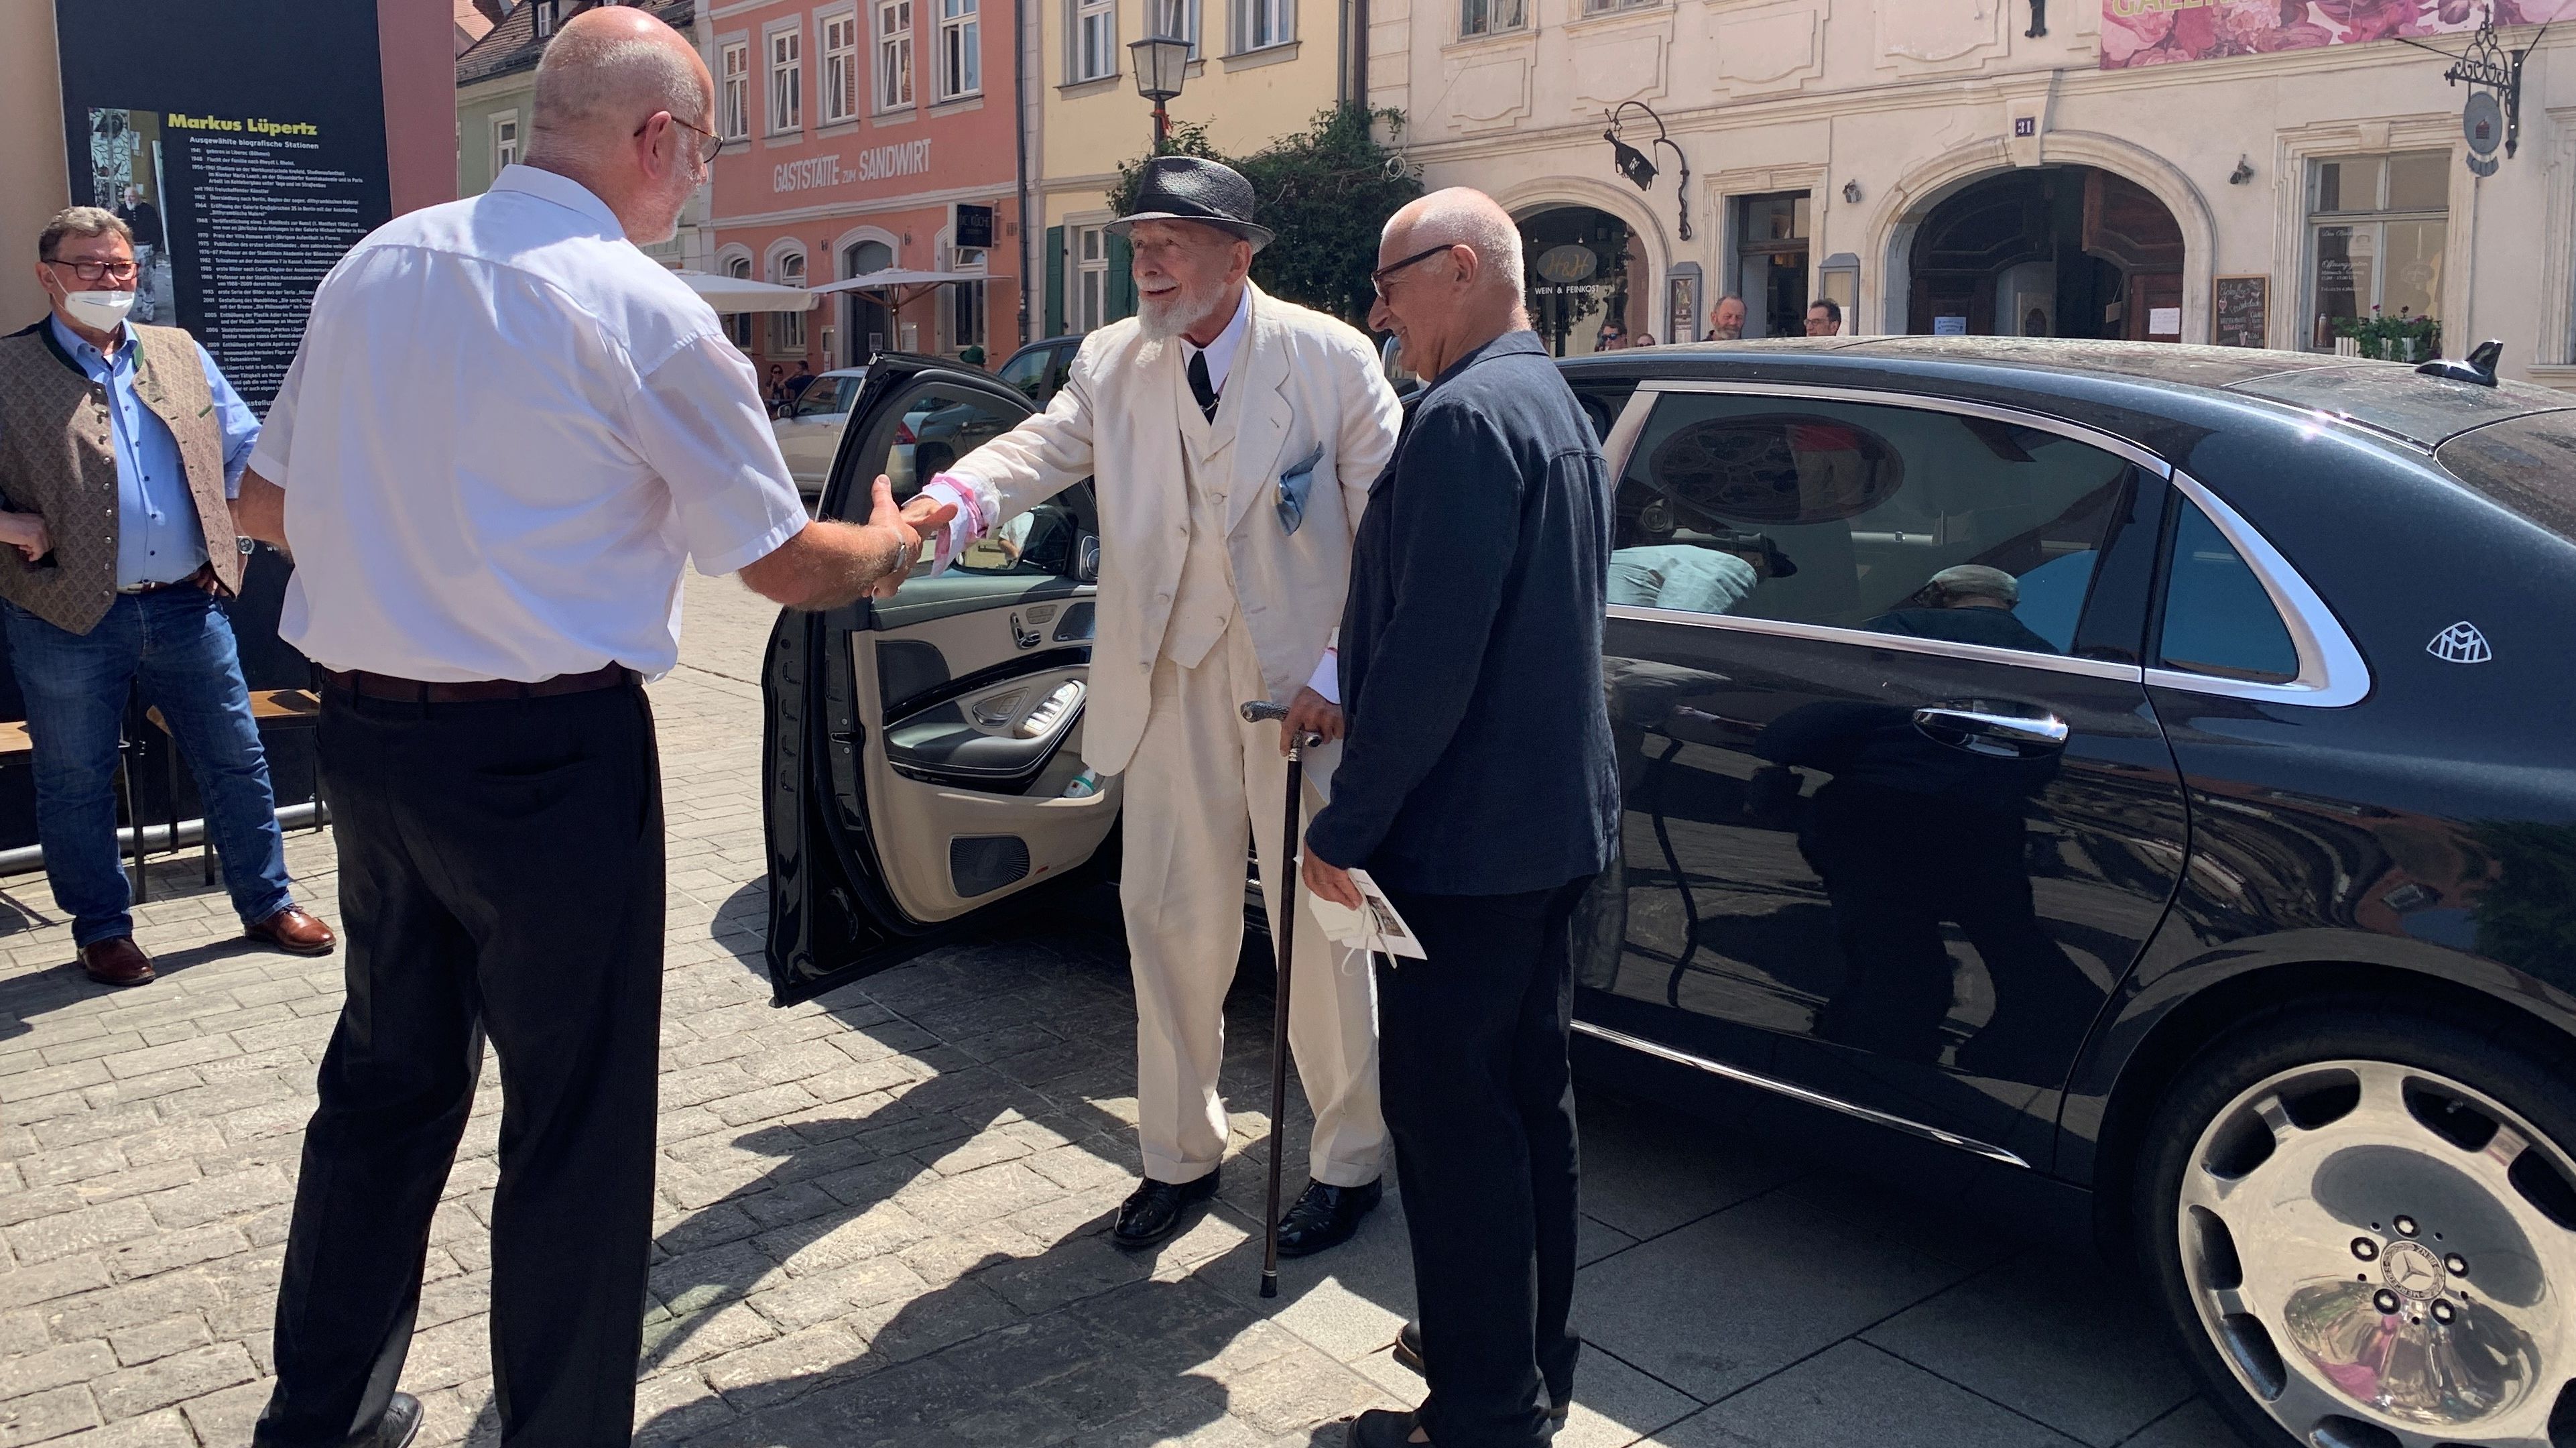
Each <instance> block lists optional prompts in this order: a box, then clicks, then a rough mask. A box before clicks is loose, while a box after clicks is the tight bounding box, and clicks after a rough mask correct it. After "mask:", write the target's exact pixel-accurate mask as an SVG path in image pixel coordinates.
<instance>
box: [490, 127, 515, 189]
mask: <svg viewBox="0 0 2576 1448" xmlns="http://www.w3.org/2000/svg"><path fill="white" fill-rule="evenodd" d="M517 164H519V113H518V112H517V111H503V112H502V113H501V114H499V115H497V116H494V117H493V118H492V174H493V175H494V176H499V175H500V174H501V168H502V167H504V166H515V165H517Z"/></svg>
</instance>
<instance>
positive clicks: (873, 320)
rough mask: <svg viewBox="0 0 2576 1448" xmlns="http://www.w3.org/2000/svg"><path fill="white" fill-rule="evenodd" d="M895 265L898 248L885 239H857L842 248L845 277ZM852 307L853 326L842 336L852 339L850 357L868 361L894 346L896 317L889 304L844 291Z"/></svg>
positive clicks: (857, 275) (855, 359)
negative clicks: (892, 313)
mask: <svg viewBox="0 0 2576 1448" xmlns="http://www.w3.org/2000/svg"><path fill="white" fill-rule="evenodd" d="M893 265H894V248H893V247H890V246H888V245H886V244H885V243H884V242H882V241H856V242H852V243H850V245H848V246H847V247H844V248H843V249H842V251H841V276H842V277H843V278H844V279H845V280H846V279H847V278H850V277H862V276H866V275H867V274H868V273H870V272H881V271H884V270H885V269H886V268H888V267H890V266H893ZM842 295H843V296H845V297H847V298H848V299H849V300H848V303H847V306H848V309H849V325H848V326H847V328H846V329H844V331H843V332H842V335H843V336H845V337H847V338H849V339H850V340H849V343H848V346H849V350H850V358H849V360H850V361H851V362H852V363H853V364H856V363H860V362H865V361H867V360H868V359H869V358H871V357H874V356H876V355H877V354H878V353H879V352H882V351H884V350H885V349H887V348H888V347H891V346H893V345H894V318H892V317H890V316H888V315H886V309H885V307H884V306H883V305H882V304H880V303H878V302H877V301H875V300H874V299H872V298H869V297H865V296H862V295H860V294H859V293H857V292H844V293H842Z"/></svg>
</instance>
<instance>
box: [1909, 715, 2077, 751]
mask: <svg viewBox="0 0 2576 1448" xmlns="http://www.w3.org/2000/svg"><path fill="white" fill-rule="evenodd" d="M1914 727H1915V728H1917V729H1920V730H1922V731H1923V732H1924V733H1926V734H1929V735H1931V736H1932V737H1933V738H1934V739H1936V740H1939V741H1940V742H1941V743H1944V744H1955V745H1957V746H1958V747H1960V748H1962V749H1967V750H1971V751H1974V752H1975V753H1978V754H2002V755H2012V756H2016V757H2017V756H2019V755H2021V754H2022V753H2023V752H2024V751H2026V750H2043V749H2063V748H2065V747H2066V739H2067V735H2068V733H2069V731H2068V729H2067V727H2066V721H2065V720H2063V719H2060V718H2058V717H2057V716H2056V715H2054V714H2040V715H2029V714H1998V713H1995V712H1993V711H1992V710H1991V709H1985V708H1980V707H1976V706H1973V705H1969V706H1960V705H1951V704H1934V705H1931V706H1928V707H1926V708H1921V709H1917V710H1915V711H1914Z"/></svg>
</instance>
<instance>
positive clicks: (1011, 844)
mask: <svg viewBox="0 0 2576 1448" xmlns="http://www.w3.org/2000/svg"><path fill="white" fill-rule="evenodd" d="M1028 873H1029V842H1028V841H1026V840H1024V839H1021V838H1020V837H1019V836H1018V835H981V836H973V837H960V838H958V839H953V840H950V841H949V842H948V879H949V883H950V884H951V885H953V886H954V887H955V888H956V891H957V893H958V895H959V896H960V897H962V898H964V899H968V900H972V899H974V898H975V897H976V896H978V895H990V894H992V893H993V892H994V891H996V890H999V889H1001V888H1002V887H1003V886H1005V885H1010V884H1016V883H1017V882H1019V881H1021V880H1024V879H1026V878H1028Z"/></svg>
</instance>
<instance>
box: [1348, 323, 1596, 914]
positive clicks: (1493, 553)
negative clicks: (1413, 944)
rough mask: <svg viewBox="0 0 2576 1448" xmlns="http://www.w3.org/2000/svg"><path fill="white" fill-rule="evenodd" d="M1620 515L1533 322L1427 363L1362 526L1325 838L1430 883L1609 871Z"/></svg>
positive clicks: (1488, 891) (1382, 870)
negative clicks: (1610, 620) (1430, 367)
mask: <svg viewBox="0 0 2576 1448" xmlns="http://www.w3.org/2000/svg"><path fill="white" fill-rule="evenodd" d="M1610 522H1611V509H1610V483H1609V477H1608V470H1607V469H1606V468H1605V467H1604V465H1603V463H1602V461H1601V449H1600V447H1599V445H1598V444H1597V443H1596V442H1595V441H1594V440H1593V436H1592V426H1591V424H1590V423H1588V422H1587V421H1585V420H1584V416H1583V411H1582V409H1581V408H1580V407H1578V406H1577V405H1576V404H1575V401H1574V393H1573V392H1572V391H1571V390H1569V389H1568V388H1567V387H1566V385H1565V379H1564V378H1563V377H1561V376H1559V375H1558V374H1557V370H1556V364H1555V363H1554V362H1552V361H1550V360H1549V358H1548V356H1547V353H1546V350H1545V349H1544V348H1542V347H1541V346H1540V345H1539V340H1538V336H1537V334H1536V333H1533V332H1525V331H1524V332H1506V333H1504V334H1503V335H1502V336H1500V337H1498V338H1496V339H1495V340H1493V341H1492V342H1489V343H1487V344H1486V345H1485V346H1483V347H1481V348H1479V349H1477V350H1476V351H1474V352H1471V353H1469V354H1468V355H1467V356H1466V357H1465V358H1463V359H1461V360H1460V361H1459V362H1458V363H1457V365H1455V366H1453V367H1451V368H1450V369H1449V370H1448V371H1446V372H1444V373H1442V374H1441V375H1440V377H1439V379H1438V380H1437V381H1435V382H1433V383H1432V384H1431V387H1430V390H1429V391H1428V392H1426V393H1425V394H1424V395H1423V396H1422V398H1421V400H1420V401H1419V402H1418V403H1416V404H1415V406H1414V408H1413V412H1412V416H1411V417H1410V418H1409V419H1407V421H1406V423H1405V427H1404V433H1403V436H1402V437H1401V438H1400V439H1398V441H1397V443H1396V448H1395V457H1394V459H1393V460H1392V461H1390V462H1389V463H1388V464H1387V468H1386V471H1385V473H1383V474H1382V475H1380V476H1379V478H1378V480H1377V482H1376V483H1375V484H1374V485H1373V486H1372V487H1371V488H1370V490H1369V505H1368V511H1367V512H1366V513H1365V514H1363V515H1362V516H1361V518H1360V530H1359V536H1358V537H1357V539H1356V540H1354V542H1353V545H1352V548H1353V552H1352V559H1351V593H1350V600H1349V602H1348V603H1346V604H1345V605H1344V606H1343V611H1342V633H1341V683H1342V703H1343V708H1344V711H1345V713H1346V715H1347V719H1348V726H1349V732H1348V734H1347V735H1346V737H1345V739H1344V742H1343V744H1342V759H1341V763H1340V765H1339V766H1338V767H1337V768H1336V769H1335V770H1334V771H1333V781H1332V796H1333V797H1332V803H1331V804H1330V805H1328V806H1327V807H1326V808H1325V809H1324V810H1323V812H1322V813H1320V814H1318V815H1316V816H1315V821H1314V823H1313V824H1312V825H1311V826H1309V827H1308V829H1307V831H1306V842H1307V845H1308V847H1309V848H1311V849H1312V850H1314V852H1315V853H1316V854H1317V855H1318V856H1320V857H1321V858H1323V859H1324V860H1326V861H1328V862H1330V863H1332V864H1335V865H1340V866H1342V867H1344V868H1349V867H1350V866H1353V865H1358V866H1363V867H1365V868H1366V869H1367V870H1368V871H1369V873H1370V874H1372V875H1374V876H1376V877H1377V879H1378V881H1379V882H1380V883H1381V884H1384V885H1387V886H1389V887H1391V888H1394V889H1398V890H1411V891H1416V892H1419V893H1423V894H1432V895H1510V894H1518V893H1521V892H1523V891H1529V890H1545V889H1551V888H1554V887H1555V886H1558V885H1562V884H1564V883H1566V882H1567V881H1569V880H1573V879H1577V878H1580V877H1582V876H1585V875H1592V874H1597V873H1599V872H1600V870H1601V868H1602V867H1603V866H1604V865H1605V864H1607V863H1608V861H1609V859H1610V852H1611V846H1612V842H1613V840H1614V839H1615V838H1616V837H1617V831H1618V828H1619V771H1618V765H1617V762H1616V760H1615V758H1614V756H1613V753H1612V746H1611V742H1610V717H1609V712H1608V710H1607V708H1606V707H1605V706H1604V702H1603V695H1602V685H1601V621H1602V617H1603V593H1604V590H1605V588H1606V587H1607V578H1608V569H1609V560H1610Z"/></svg>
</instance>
